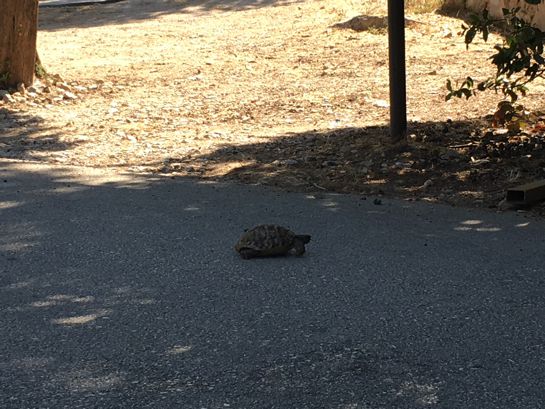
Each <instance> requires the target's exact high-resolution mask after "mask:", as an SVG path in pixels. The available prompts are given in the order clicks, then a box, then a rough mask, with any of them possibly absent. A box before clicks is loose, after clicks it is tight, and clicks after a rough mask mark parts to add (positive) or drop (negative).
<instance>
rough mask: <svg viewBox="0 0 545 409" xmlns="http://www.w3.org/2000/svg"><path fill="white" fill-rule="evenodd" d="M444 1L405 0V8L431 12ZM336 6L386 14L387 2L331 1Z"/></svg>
mask: <svg viewBox="0 0 545 409" xmlns="http://www.w3.org/2000/svg"><path fill="white" fill-rule="evenodd" d="M444 3H445V0H406V1H405V10H406V11H407V13H414V14H421V13H431V12H434V11H435V10H438V9H440V8H441V7H442V6H443V5H444ZM333 4H335V5H336V6H340V7H345V8H352V9H353V10H356V11H360V12H361V14H370V15H381V14H382V15H386V14H387V9H388V7H387V6H388V2H387V1H386V0H366V1H363V2H362V1H355V0H344V1H336V2H333Z"/></svg>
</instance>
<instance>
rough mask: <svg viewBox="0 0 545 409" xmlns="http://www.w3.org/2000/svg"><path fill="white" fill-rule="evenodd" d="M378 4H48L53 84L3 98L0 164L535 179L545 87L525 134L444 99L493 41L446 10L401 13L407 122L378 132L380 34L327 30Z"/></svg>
mask: <svg viewBox="0 0 545 409" xmlns="http://www.w3.org/2000/svg"><path fill="white" fill-rule="evenodd" d="M383 3H386V2H383ZM384 6H385V5H384ZM385 12H386V10H384V7H382V8H380V7H377V4H376V2H373V1H366V0H363V1H361V2H357V1H352V0H327V1H326V0H307V1H292V2H281V1H275V0H244V1H240V0H226V1H221V2H220V1H217V2H212V1H205V0H193V1H176V0H161V1H160V0H128V1H123V2H119V3H113V4H106V5H93V6H83V7H70V8H47V9H43V10H41V15H40V32H39V39H38V41H39V44H38V48H39V53H40V57H41V60H42V62H43V64H44V66H45V67H46V69H47V70H48V72H49V73H50V74H54V75H58V76H59V77H53V79H51V80H50V82H49V83H48V84H40V83H38V84H37V85H36V86H35V87H34V88H32V89H28V90H20V91H21V92H17V93H15V94H13V95H12V98H11V99H12V100H13V101H12V102H0V157H8V158H18V159H25V160H36V161H44V162H54V163H61V164H69V165H85V166H93V167H114V168H118V169H120V170H121V171H129V172H138V173H145V172H152V173H155V174H161V175H165V176H166V177H186V176H190V177H199V178H206V179H233V180H238V181H243V182H248V183H260V184H266V185H273V186H278V187H280V188H285V189H290V190H298V191H334V192H350V193H357V194H362V195H384V196H385V197H402V198H407V199H409V200H429V201H438V202H444V203H451V204H455V205H461V206H472V207H485V208H493V209H496V208H497V206H498V204H499V203H500V201H501V200H502V198H503V197H504V194H505V189H506V188H508V187H512V186H514V185H518V184H521V183H524V182H528V181H534V180H541V179H543V178H544V177H545V148H544V145H545V137H544V136H543V132H542V131H543V128H544V127H543V126H542V125H541V124H540V121H541V117H540V116H539V109H540V108H541V101H540V99H541V96H542V95H543V93H544V92H545V85H544V84H543V83H538V84H535V85H534V86H533V87H532V88H531V94H530V96H529V97H528V98H526V99H525V100H524V101H523V103H524V104H525V106H526V107H527V108H528V109H530V110H532V111H536V112H538V115H537V117H536V123H537V125H536V126H533V127H532V129H528V130H526V131H525V132H523V133H517V134H510V133H506V130H503V129H490V123H489V121H487V119H488V118H489V117H487V115H488V116H489V115H490V114H491V113H492V112H493V111H494V108H495V107H496V104H497V102H498V101H499V96H498V95H494V94H492V93H491V94H484V95H481V96H479V97H478V98H477V99H471V100H469V101H468V102H466V101H462V100H452V101H449V102H448V103H447V102H445V101H444V96H445V93H446V89H445V82H446V79H447V78H451V79H453V80H461V79H463V78H465V76H466V75H469V74H470V75H472V76H474V77H476V78H484V77H486V76H488V75H491V74H492V72H493V69H492V66H491V65H490V64H489V63H488V62H487V60H486V59H487V57H488V56H489V54H490V52H491V46H492V45H493V44H494V43H496V42H500V41H501V39H500V38H499V37H497V36H492V38H491V39H490V40H489V43H488V44H485V43H482V42H480V41H478V42H476V43H475V44H474V45H473V46H471V47H470V49H469V50H468V51H466V49H465V45H464V44H463V41H462V39H461V38H460V37H459V36H458V33H459V31H460V27H461V20H460V19H458V18H455V17H452V16H451V17H448V16H444V15H439V14H435V13H428V14H418V15H410V14H409V15H408V18H410V19H411V20H412V21H416V23H413V24H410V25H409V26H408V28H407V33H406V36H407V60H408V67H407V69H408V85H409V89H408V107H409V120H410V121H411V122H410V126H409V136H408V139H407V142H406V144H403V145H399V144H392V143H391V142H390V140H389V137H388V126H387V123H388V120H389V111H388V105H387V100H388V95H389V94H388V93H389V89H388V64H387V61H388V49H387V43H388V41H387V33H386V30H384V29H380V28H378V29H377V28H374V29H371V30H367V31H363V32H357V31H354V30H350V29H337V28H332V25H334V24H336V23H339V22H343V21H346V20H347V19H349V18H351V17H354V16H357V15H374V16H377V15H384V14H385ZM46 85H48V86H46ZM544 209H545V207H542V206H537V207H536V208H535V209H534V210H533V211H534V212H536V213H545V212H543V210H544Z"/></svg>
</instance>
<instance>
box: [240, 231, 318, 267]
mask: <svg viewBox="0 0 545 409" xmlns="http://www.w3.org/2000/svg"><path fill="white" fill-rule="evenodd" d="M309 241H310V236H309V235H308V234H295V233H294V232H292V231H291V230H289V229H287V228H285V227H282V226H277V225H274V224H261V225H259V226H256V227H254V228H253V229H250V230H247V231H246V232H245V233H244V234H243V235H242V237H241V238H240V240H239V241H238V242H237V244H236V245H235V250H236V251H238V252H239V254H240V256H241V257H242V258H244V259H249V258H253V257H269V256H285V255H287V254H289V253H293V254H295V255H297V256H301V255H302V254H303V253H304V252H305V244H307V243H308V242H309Z"/></svg>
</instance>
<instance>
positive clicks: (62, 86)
mask: <svg viewBox="0 0 545 409" xmlns="http://www.w3.org/2000/svg"><path fill="white" fill-rule="evenodd" d="M55 85H56V86H57V87H58V88H60V89H63V90H65V91H71V90H72V89H71V88H70V85H68V84H67V83H66V82H57V83H56V84H55Z"/></svg>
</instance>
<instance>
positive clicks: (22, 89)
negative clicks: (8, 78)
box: [17, 82, 26, 95]
mask: <svg viewBox="0 0 545 409" xmlns="http://www.w3.org/2000/svg"><path fill="white" fill-rule="evenodd" d="M17 91H19V92H20V93H21V95H25V94H26V87H25V84H23V83H22V82H21V83H20V84H18V85H17Z"/></svg>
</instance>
